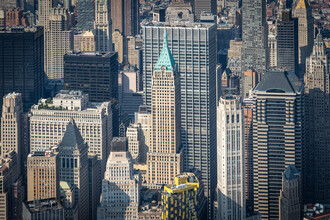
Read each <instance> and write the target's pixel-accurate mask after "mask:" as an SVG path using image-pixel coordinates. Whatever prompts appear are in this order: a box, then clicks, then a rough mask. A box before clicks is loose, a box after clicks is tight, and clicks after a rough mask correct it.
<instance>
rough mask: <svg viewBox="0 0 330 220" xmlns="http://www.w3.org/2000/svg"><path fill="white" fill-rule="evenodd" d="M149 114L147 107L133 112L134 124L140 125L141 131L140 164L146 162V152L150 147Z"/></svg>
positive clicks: (141, 107)
mask: <svg viewBox="0 0 330 220" xmlns="http://www.w3.org/2000/svg"><path fill="white" fill-rule="evenodd" d="M151 119H152V118H151V113H150V111H148V108H147V106H140V108H139V111H138V112H135V123H139V124H140V125H141V130H142V142H143V144H142V147H143V149H142V150H141V153H140V162H141V163H146V162H147V152H148V150H149V147H150V141H151V140H150V138H151V123H152V121H151Z"/></svg>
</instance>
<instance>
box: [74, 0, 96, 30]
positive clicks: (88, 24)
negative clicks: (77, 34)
mask: <svg viewBox="0 0 330 220" xmlns="http://www.w3.org/2000/svg"><path fill="white" fill-rule="evenodd" d="M77 12H78V18H77V22H78V23H77V27H78V28H79V30H92V29H93V26H94V24H93V22H94V18H95V3H94V1H93V0H79V1H78V4H77Z"/></svg>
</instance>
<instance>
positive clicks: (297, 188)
mask: <svg viewBox="0 0 330 220" xmlns="http://www.w3.org/2000/svg"><path fill="white" fill-rule="evenodd" d="M301 199H302V198H301V176H300V172H298V170H297V169H296V167H295V166H293V165H289V166H288V167H287V168H286V169H285V171H284V172H283V175H282V189H281V192H280V197H279V206H280V207H279V210H280V214H279V219H280V220H300V219H301V214H300V213H301V208H302V200H301Z"/></svg>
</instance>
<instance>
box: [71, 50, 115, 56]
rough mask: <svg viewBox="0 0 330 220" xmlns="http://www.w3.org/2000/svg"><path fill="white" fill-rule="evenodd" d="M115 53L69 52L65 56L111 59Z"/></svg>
mask: <svg viewBox="0 0 330 220" xmlns="http://www.w3.org/2000/svg"><path fill="white" fill-rule="evenodd" d="M115 53H116V52H81V51H69V52H67V53H66V55H69V56H93V57H111V56H112V55H114V54H115Z"/></svg>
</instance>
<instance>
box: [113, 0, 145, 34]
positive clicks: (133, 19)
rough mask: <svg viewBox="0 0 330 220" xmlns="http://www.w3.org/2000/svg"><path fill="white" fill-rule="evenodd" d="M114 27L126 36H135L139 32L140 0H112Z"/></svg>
mask: <svg viewBox="0 0 330 220" xmlns="http://www.w3.org/2000/svg"><path fill="white" fill-rule="evenodd" d="M111 20H112V28H113V29H114V30H116V29H118V31H119V32H120V33H122V34H123V35H124V36H135V35H136V34H138V32H139V1H138V0H116V1H111Z"/></svg>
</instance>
